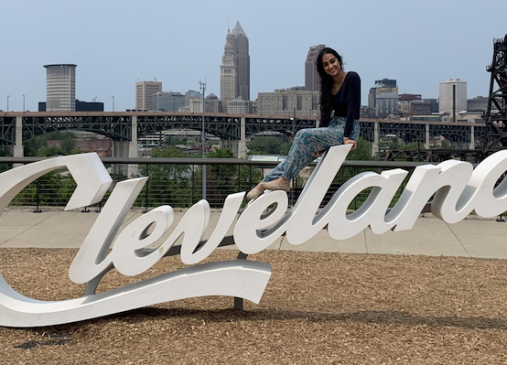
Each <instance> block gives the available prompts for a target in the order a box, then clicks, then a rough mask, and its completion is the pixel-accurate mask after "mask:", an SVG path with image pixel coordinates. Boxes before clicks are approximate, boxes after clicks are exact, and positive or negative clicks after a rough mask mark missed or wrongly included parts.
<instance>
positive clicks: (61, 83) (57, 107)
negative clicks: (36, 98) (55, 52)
mask: <svg viewBox="0 0 507 365" xmlns="http://www.w3.org/2000/svg"><path fill="white" fill-rule="evenodd" d="M44 67H45V68H46V110H47V111H65V112H73V111H75V110H76V67H77V65H72V64H60V65H45V66H44Z"/></svg>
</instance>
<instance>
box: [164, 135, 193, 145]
mask: <svg viewBox="0 0 507 365" xmlns="http://www.w3.org/2000/svg"><path fill="white" fill-rule="evenodd" d="M187 142H188V138H180V137H175V136H166V137H165V139H164V145H166V146H176V145H180V144H187Z"/></svg>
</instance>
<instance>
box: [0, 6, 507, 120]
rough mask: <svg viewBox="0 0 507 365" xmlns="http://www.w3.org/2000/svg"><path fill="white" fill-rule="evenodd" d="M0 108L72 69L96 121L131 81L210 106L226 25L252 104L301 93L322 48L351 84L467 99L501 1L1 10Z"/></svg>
mask: <svg viewBox="0 0 507 365" xmlns="http://www.w3.org/2000/svg"><path fill="white" fill-rule="evenodd" d="M0 14H1V21H0V34H1V35H2V37H1V41H0V44H1V50H2V51H1V55H2V57H1V58H0V66H1V67H0V109H2V110H5V109H6V103H7V95H10V99H9V109H10V110H22V108H23V96H22V95H23V94H24V95H25V97H26V109H27V110H32V111H34V110H37V102H39V101H45V100H46V70H45V69H44V68H43V65H46V64H55V63H74V64H77V65H78V67H77V69H76V97H77V98H78V99H80V100H84V101H92V99H93V98H95V97H97V100H98V101H102V102H104V103H105V110H111V108H112V96H113V95H114V97H115V110H116V111H120V110H125V109H129V108H134V107H135V97H134V96H135V82H136V81H138V80H139V81H145V80H154V79H155V78H156V79H157V80H158V81H161V82H162V83H163V84H162V87H163V91H180V92H182V93H184V92H186V91H187V90H189V89H193V90H198V89H199V80H204V79H206V81H207V90H206V94H209V93H211V92H213V93H215V94H216V95H217V96H218V97H220V77H219V76H220V64H221V61H222V54H223V50H224V45H225V36H226V34H227V28H228V26H229V25H230V28H231V29H232V28H233V27H234V25H235V23H236V21H237V20H239V22H240V23H241V25H242V27H243V29H244V30H245V32H246V34H247V36H248V38H249V42H250V63H251V74H250V78H251V94H250V97H251V99H252V100H255V99H256V98H257V93H259V92H269V91H273V90H274V89H279V88H287V87H291V86H299V85H304V62H305V58H306V54H307V52H308V48H309V47H310V46H313V45H317V44H326V45H327V46H329V47H332V48H335V49H336V50H337V51H338V52H339V53H341V54H342V55H343V57H344V61H345V63H346V66H345V67H346V70H353V71H356V72H358V73H359V74H360V76H361V79H362V99H363V104H367V94H368V89H369V88H370V87H371V86H372V85H373V83H374V81H375V80H377V79H382V78H391V79H396V80H397V81H398V86H399V91H400V93H418V94H422V96H423V98H437V97H438V84H439V82H442V81H445V80H447V79H450V78H460V79H461V80H463V81H466V82H467V83H468V97H469V98H472V97H474V96H477V95H482V96H487V94H488V87H489V77H490V76H489V74H488V73H487V72H486V65H487V64H488V63H491V59H492V52H493V38H503V37H504V36H505V34H506V33H507V17H506V14H507V0H481V1H479V0H473V1H472V0H438V1H437V0H418V1H414V0H368V1H366V0H353V1H348V0H329V1H328V0H313V1H310V0H290V1H289V0H254V1H241V0H236V1H229V0H215V1H210V0H193V1H185V0H179V1H173V0H143V1H140V0H137V1H132V0H83V1H77V0H0Z"/></svg>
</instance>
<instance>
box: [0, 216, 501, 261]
mask: <svg viewBox="0 0 507 365" xmlns="http://www.w3.org/2000/svg"><path fill="white" fill-rule="evenodd" d="M175 213H176V214H175V215H176V219H175V224H173V227H175V225H176V224H177V222H179V220H180V219H181V218H182V217H183V215H184V213H185V211H184V210H181V211H176V210H175ZM141 214H142V213H141V211H131V212H129V214H128V216H127V218H126V220H125V222H124V224H123V226H122V227H125V225H126V224H128V223H130V222H132V221H133V220H135V219H136V218H137V217H139V216H141ZM98 216H99V214H98V213H95V211H92V212H90V213H81V212H77V211H73V212H64V211H44V212H42V213H38V214H37V213H33V212H32V211H31V210H8V211H6V212H4V213H3V215H2V216H1V217H0V248H6V247H11V248H12V247H18V248H19V247H39V248H79V247H80V246H81V244H82V242H83V240H84V239H85V237H86V235H87V234H88V232H89V231H90V228H91V226H92V225H93V223H94V222H95V220H96V219H97V217H98ZM219 216H220V211H215V212H213V213H212V216H211V219H210V227H209V228H208V231H207V232H206V237H209V236H210V235H211V232H212V230H213V229H214V227H215V226H216V224H217V222H218V218H219ZM231 233H232V232H231ZM231 233H230V234H231ZM230 248H234V247H230ZM271 249H275V250H294V251H312V252H342V253H362V254H402V255H430V256H464V257H477V258H497V259H507V223H505V222H504V223H501V222H496V220H495V219H479V218H476V217H473V216H470V217H469V218H468V219H466V220H464V221H462V222H460V223H457V224H453V225H449V224H447V223H445V222H443V221H441V220H440V219H437V218H434V217H433V216H432V215H431V214H426V215H425V216H421V217H420V218H419V219H418V220H417V223H416V225H415V226H414V228H413V229H412V230H410V231H405V232H396V233H395V232H388V233H385V234H383V235H376V234H374V233H372V232H371V231H370V229H366V230H364V231H363V232H362V233H360V234H358V235H357V236H355V237H353V238H351V239H349V240H346V241H335V240H333V239H331V238H330V237H329V235H328V233H327V231H322V232H320V233H319V234H318V235H317V236H315V237H314V238H313V239H311V240H310V241H308V242H307V243H305V244H303V245H300V246H292V245H290V244H289V243H288V242H287V241H286V240H285V237H281V238H280V239H279V240H278V241H277V242H275V244H273V245H272V246H271Z"/></svg>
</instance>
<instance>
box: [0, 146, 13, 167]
mask: <svg viewBox="0 0 507 365" xmlns="http://www.w3.org/2000/svg"><path fill="white" fill-rule="evenodd" d="M9 155H10V153H9V152H8V150H7V148H6V147H2V146H0V157H3V156H9ZM10 168H11V166H10V164H6V163H0V172H2V171H6V170H8V169H10Z"/></svg>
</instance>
